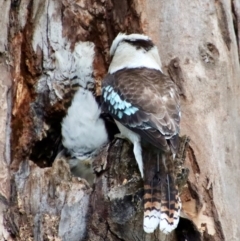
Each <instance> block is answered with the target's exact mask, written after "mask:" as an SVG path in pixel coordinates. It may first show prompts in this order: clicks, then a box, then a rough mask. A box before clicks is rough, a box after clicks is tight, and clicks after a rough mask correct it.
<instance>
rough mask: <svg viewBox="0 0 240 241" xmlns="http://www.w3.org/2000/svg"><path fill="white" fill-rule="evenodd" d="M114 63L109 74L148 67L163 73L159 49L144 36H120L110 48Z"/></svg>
mask: <svg viewBox="0 0 240 241" xmlns="http://www.w3.org/2000/svg"><path fill="white" fill-rule="evenodd" d="M110 56H111V57H112V62H111V64H110V66H109V70H108V73H111V74H112V73H114V72H116V71H118V70H121V69H124V68H127V69H131V68H139V67H146V68H150V69H157V70H160V71H161V66H162V64H161V60H160V57H159V54H158V49H157V47H156V46H155V45H154V44H153V42H152V40H151V39H150V38H149V37H148V36H146V35H143V34H130V35H126V34H122V33H120V34H118V36H117V37H116V38H115V39H114V40H113V43H112V46H111V48H110Z"/></svg>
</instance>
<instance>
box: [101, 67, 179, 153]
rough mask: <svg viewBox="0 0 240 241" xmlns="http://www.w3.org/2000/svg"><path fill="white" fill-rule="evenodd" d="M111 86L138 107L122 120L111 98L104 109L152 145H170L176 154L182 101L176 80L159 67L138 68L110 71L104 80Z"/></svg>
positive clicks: (166, 149)
mask: <svg viewBox="0 0 240 241" xmlns="http://www.w3.org/2000/svg"><path fill="white" fill-rule="evenodd" d="M108 85H111V86H112V87H113V89H114V91H115V92H117V93H118V95H119V96H120V98H121V99H122V100H125V101H127V102H129V103H131V104H132V105H133V106H135V107H136V108H138V109H139V110H138V111H137V112H136V113H134V114H132V115H130V116H129V115H123V117H122V118H121V119H120V118H119V117H118V115H117V114H116V113H115V112H114V111H115V110H114V108H113V107H111V105H110V101H109V102H108V101H105V102H104V103H103V107H104V109H105V110H107V111H109V112H110V113H111V115H112V116H113V117H114V119H116V120H118V121H121V123H122V124H123V125H125V126H127V127H128V128H130V129H131V130H133V131H134V132H136V133H138V134H140V135H141V136H142V137H143V138H144V139H146V140H147V141H149V142H150V143H151V144H152V145H154V146H156V147H157V148H160V149H162V150H163V151H169V147H170V148H171V150H172V152H173V153H176V150H177V146H178V132H179V122H180V116H179V112H180V104H179V95H178V93H177V87H176V85H175V84H174V83H173V81H172V80H171V79H170V78H169V77H167V76H165V75H164V74H162V73H161V72H160V71H159V70H154V69H148V68H137V69H123V70H119V71H117V72H116V73H114V74H108V75H107V76H106V77H105V79H104V82H103V88H104V87H106V86H108ZM109 107H110V109H109ZM144 127H148V129H144Z"/></svg>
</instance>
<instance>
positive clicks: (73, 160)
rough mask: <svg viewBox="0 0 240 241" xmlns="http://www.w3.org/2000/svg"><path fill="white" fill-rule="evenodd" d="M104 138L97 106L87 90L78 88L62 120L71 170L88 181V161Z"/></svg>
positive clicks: (64, 142)
mask: <svg viewBox="0 0 240 241" xmlns="http://www.w3.org/2000/svg"><path fill="white" fill-rule="evenodd" d="M108 142H109V135H108V131H107V129H106V126H105V121H104V119H103V118H101V108H100V107H99V105H98V103H97V101H96V99H95V97H94V96H93V94H92V92H91V91H89V90H88V89H84V88H80V89H79V90H78V91H77V92H76V94H75V95H74V98H73V100H72V104H71V106H70V107H69V108H68V110H67V115H66V117H65V118H64V119H63V121H62V143H63V146H64V147H65V148H66V150H67V152H68V154H69V158H68V163H69V165H70V168H71V170H72V172H73V173H74V174H75V175H76V176H80V177H83V178H85V179H86V180H87V181H88V182H89V183H90V184H91V183H92V182H93V178H94V174H93V170H92V166H91V164H92V161H93V160H94V158H95V157H96V156H97V155H98V154H99V152H100V151H101V149H102V148H103V147H104V146H105V145H107V143H108Z"/></svg>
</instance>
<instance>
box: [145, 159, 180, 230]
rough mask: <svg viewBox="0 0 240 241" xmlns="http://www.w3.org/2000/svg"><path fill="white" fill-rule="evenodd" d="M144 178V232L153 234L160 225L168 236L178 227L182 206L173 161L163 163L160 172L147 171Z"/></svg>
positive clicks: (154, 169)
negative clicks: (172, 165)
mask: <svg viewBox="0 0 240 241" xmlns="http://www.w3.org/2000/svg"><path fill="white" fill-rule="evenodd" d="M155 164H156V161H155ZM148 167H150V164H149V163H148ZM144 176H145V178H146V179H145V185H144V220H143V227H144V231H145V232H146V233H152V232H154V230H155V229H156V228H157V227H158V225H159V229H160V230H161V231H162V232H163V233H165V234H168V233H170V232H171V231H173V230H174V229H175V228H176V227H177V225H178V222H179V215H180V210H181V206H182V205H181V200H180V197H179V192H178V187H177V186H176V184H175V175H174V172H173V168H172V167H171V161H170V160H167V161H166V163H165V162H161V163H160V165H159V171H156V166H155V168H152V167H151V168H149V169H147V170H146V169H145V174H144Z"/></svg>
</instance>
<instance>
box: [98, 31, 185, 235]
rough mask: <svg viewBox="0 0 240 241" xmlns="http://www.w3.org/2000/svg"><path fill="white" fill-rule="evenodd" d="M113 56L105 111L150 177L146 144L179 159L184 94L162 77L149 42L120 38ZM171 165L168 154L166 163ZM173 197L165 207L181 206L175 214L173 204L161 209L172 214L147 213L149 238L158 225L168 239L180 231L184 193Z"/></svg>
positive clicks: (136, 36)
mask: <svg viewBox="0 0 240 241" xmlns="http://www.w3.org/2000/svg"><path fill="white" fill-rule="evenodd" d="M110 55H111V57H112V61H111V63H110V66H109V69H108V75H107V76H106V77H105V78H104V80H103V82H102V99H103V104H102V108H103V110H104V111H105V112H108V113H109V114H110V115H111V116H112V117H113V118H114V120H115V122H116V124H117V126H118V128H119V130H120V132H121V134H122V135H123V136H124V137H126V138H128V139H129V140H130V141H131V142H132V143H133V146H134V147H133V152H134V155H135V159H136V161H137V163H138V167H139V170H140V173H141V176H142V177H144V175H147V174H148V172H147V170H145V171H144V165H143V159H142V150H141V139H143V140H145V141H146V142H148V143H150V144H151V145H152V146H154V147H156V148H157V149H158V150H159V151H161V152H162V153H172V154H173V156H174V155H175V154H176V152H177V149H178V134H179V124H180V102H179V95H178V89H177V86H176V85H175V83H174V82H173V81H172V80H171V79H170V78H169V77H167V76H165V75H164V74H163V73H162V70H161V61H160V57H159V54H158V49H157V47H156V46H155V45H154V43H153V41H152V40H151V39H150V38H149V37H148V36H145V35H142V34H130V35H126V34H119V35H118V36H117V37H116V38H115V39H114V41H113V43H112V46H111V48H110ZM165 159H166V158H165V156H164V154H163V155H162V160H165ZM156 160H157V158H156ZM166 167H167V165H166ZM166 175H168V174H166ZM171 186H174V185H171ZM165 190H168V189H167V188H166V189H165ZM172 193H176V195H175V194H174V197H173V196H171V200H167V201H166V202H164V203H165V204H164V205H165V206H166V205H168V204H169V203H170V201H172V202H173V204H175V203H176V206H174V208H172V206H171V208H170V204H169V206H168V207H163V206H164V205H163V204H162V205H160V204H159V205H160V206H159V207H161V208H163V210H166V211H164V212H160V211H159V210H158V211H156V210H157V209H159V208H156V210H154V209H151V210H150V211H149V210H148V209H147V211H146V212H145V213H144V230H145V231H146V232H153V231H154V229H155V228H156V227H157V226H158V225H160V229H161V230H162V231H163V232H165V233H169V232H171V231H172V230H173V229H174V228H176V225H177V223H178V220H179V210H180V207H181V205H180V199H179V197H178V192H177V191H176V190H174V192H172ZM169 195H170V194H169ZM166 196H168V194H167V195H166ZM161 203H162V200H161ZM171 205H172V204H171Z"/></svg>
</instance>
